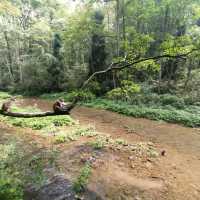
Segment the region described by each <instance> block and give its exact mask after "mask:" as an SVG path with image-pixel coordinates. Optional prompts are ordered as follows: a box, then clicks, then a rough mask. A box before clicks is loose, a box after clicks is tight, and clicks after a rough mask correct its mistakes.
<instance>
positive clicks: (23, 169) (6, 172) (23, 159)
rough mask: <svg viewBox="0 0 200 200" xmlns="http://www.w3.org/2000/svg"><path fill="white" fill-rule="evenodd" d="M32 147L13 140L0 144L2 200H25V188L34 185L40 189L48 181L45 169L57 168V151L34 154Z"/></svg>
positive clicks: (0, 187) (0, 188) (0, 194)
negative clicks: (49, 167)
mask: <svg viewBox="0 0 200 200" xmlns="http://www.w3.org/2000/svg"><path fill="white" fill-rule="evenodd" d="M24 145H25V146H24ZM26 145H27V146H26ZM32 147H33V146H32V145H30V144H22V143H21V141H18V140H15V139H13V138H12V141H10V140H9V142H5V144H0V199H1V200H23V189H24V187H26V186H27V185H33V186H35V187H37V188H39V187H41V185H43V183H44V182H45V181H46V180H47V177H46V176H45V174H44V169H45V168H46V167H47V166H51V167H53V166H55V158H56V155H57V154H55V153H57V151H55V150H52V151H41V152H40V153H37V154H32V151H33V149H32ZM34 149H35V146H34Z"/></svg>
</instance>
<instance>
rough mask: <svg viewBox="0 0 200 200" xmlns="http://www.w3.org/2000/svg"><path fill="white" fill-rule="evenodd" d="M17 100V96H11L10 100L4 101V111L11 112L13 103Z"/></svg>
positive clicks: (2, 108) (2, 107)
mask: <svg viewBox="0 0 200 200" xmlns="http://www.w3.org/2000/svg"><path fill="white" fill-rule="evenodd" d="M14 101H15V98H11V99H10V100H8V101H6V102H4V103H3V104H2V106H1V110H2V112H10V108H11V104H12V102H14Z"/></svg>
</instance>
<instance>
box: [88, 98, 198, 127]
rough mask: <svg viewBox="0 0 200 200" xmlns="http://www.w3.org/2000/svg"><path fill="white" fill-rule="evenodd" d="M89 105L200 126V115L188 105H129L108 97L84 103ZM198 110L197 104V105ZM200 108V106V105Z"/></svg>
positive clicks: (142, 116)
mask: <svg viewBox="0 0 200 200" xmlns="http://www.w3.org/2000/svg"><path fill="white" fill-rule="evenodd" d="M84 105H86V106H88V107H95V108H101V109H106V110H110V111H113V112H117V113H120V114H124V115H127V116H132V117H137V118H148V119H152V120H157V121H159V120H163V121H166V122H173V123H178V124H182V125H185V126H188V127H199V126H200V115H199V114H197V113H195V112H193V110H194V108H193V109H192V108H191V109H190V107H189V106H188V107H186V108H185V109H183V110H180V109H176V108H174V107H172V106H171V107H170V108H169V107H158V108H153V107H147V106H145V105H140V106H138V105H129V104H127V103H123V102H118V103H117V102H114V101H111V100H106V99H96V100H94V101H91V102H88V103H84ZM195 108H196V109H195V110H196V112H197V106H196V107H195ZM198 109H199V110H200V108H199V107H198Z"/></svg>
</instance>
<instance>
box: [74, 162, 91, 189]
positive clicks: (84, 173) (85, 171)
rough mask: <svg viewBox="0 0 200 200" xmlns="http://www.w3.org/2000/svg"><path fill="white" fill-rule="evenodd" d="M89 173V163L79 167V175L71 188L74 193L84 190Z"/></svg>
mask: <svg viewBox="0 0 200 200" xmlns="http://www.w3.org/2000/svg"><path fill="white" fill-rule="evenodd" d="M90 175H91V166H90V165H89V164H86V165H85V166H84V167H83V168H82V169H81V172H80V175H79V176H78V178H77V180H76V181H75V182H74V184H73V189H74V191H75V192H76V193H81V192H83V191H84V190H85V187H86V185H87V183H88V179H89V177H90Z"/></svg>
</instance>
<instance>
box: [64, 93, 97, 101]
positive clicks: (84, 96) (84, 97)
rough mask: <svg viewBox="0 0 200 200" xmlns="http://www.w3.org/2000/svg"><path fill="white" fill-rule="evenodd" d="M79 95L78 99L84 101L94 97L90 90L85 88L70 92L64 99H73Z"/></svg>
mask: <svg viewBox="0 0 200 200" xmlns="http://www.w3.org/2000/svg"><path fill="white" fill-rule="evenodd" d="M77 96H79V97H80V101H84V102H87V101H91V100H93V99H95V98H96V97H95V95H94V94H93V93H92V92H90V91H86V90H83V91H73V92H70V93H69V94H68V95H67V96H66V97H65V99H66V100H67V101H73V100H74V98H75V97H77Z"/></svg>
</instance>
